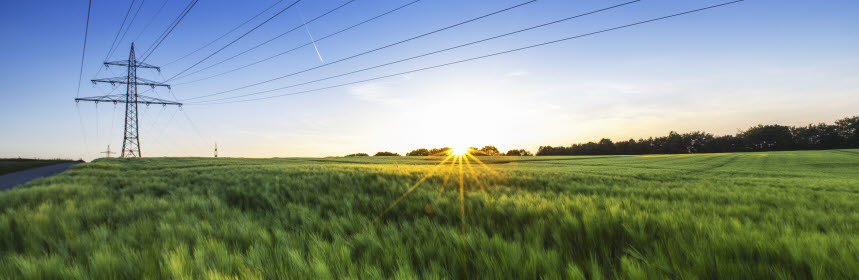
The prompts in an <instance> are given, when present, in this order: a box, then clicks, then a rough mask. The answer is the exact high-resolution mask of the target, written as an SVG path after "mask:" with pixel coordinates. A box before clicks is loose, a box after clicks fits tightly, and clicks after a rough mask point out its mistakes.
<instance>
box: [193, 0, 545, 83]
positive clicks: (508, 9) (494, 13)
mask: <svg viewBox="0 0 859 280" xmlns="http://www.w3.org/2000/svg"><path fill="white" fill-rule="evenodd" d="M536 1H537V0H531V1H528V2H524V3H521V4H518V5H514V6H511V7H507V8H504V9H501V10H498V11H495V12H491V13H488V14H485V15H482V16H479V17H475V18H472V19H469V20H466V21H462V22H459V23H456V24H453V25H448V26H446V27H443V28H440V29H436V30H433V31H430V32H427V33H424V34H421V35H418V36H414V37H411V38H408V39H405V40H401V41H398V42H395V43H391V44H388V45H385V46H382V47H378V48H375V49H372V50H369V51H365V52H362V53H359V54H355V55H352V56H349V57H346V58H341V59H338V60H335V61H332V62H329V63H325V64H322V65H319V66H314V67H310V68H307V69H304V70H301V71H298V72H293V73H290V74H286V75H283V76H280V77H276V78H273V79H269V80H265V81H262V82H257V83H254V84H250V85H247V86H242V87H238V88H234V89H230V90H226V91H222V92H217V93H214V94H210V95H204V96H198V97H194V99H197V98H203V97H207V96H214V95H220V94H224V93H228V92H233V91H237V90H241V89H246V88H249V87H254V86H258V85H261V84H265V83H270V82H274V81H277V80H280V79H283V78H286V77H290V76H295V75H298V74H301V73H304V72H309V71H312V70H316V69H319V68H322V67H326V66H330V65H333V64H337V63H340V62H343V61H346V60H350V59H353V58H356V57H360V56H363V55H367V54H370V53H373V52H377V51H380V50H383V49H387V48H390V47H393V46H396V45H399V44H403V43H406V42H409V41H412V40H416V39H418V38H422V37H426V36H429V35H431V34H435V33H438V32H441V31H444V30H448V29H451V28H454V27H457V26H460V25H464V24H467V23H470V22H474V21H477V20H481V19H484V18H487V17H490V16H493V15H497V14H500V13H503V12H506V11H510V10H512V9H515V8H519V7H522V6H524V5H527V4H531V3H534V2H536Z"/></svg>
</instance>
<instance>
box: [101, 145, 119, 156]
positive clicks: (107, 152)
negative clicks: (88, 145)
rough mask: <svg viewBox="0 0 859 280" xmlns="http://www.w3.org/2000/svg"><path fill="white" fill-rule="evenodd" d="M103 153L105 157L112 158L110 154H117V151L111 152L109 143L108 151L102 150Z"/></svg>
mask: <svg viewBox="0 0 859 280" xmlns="http://www.w3.org/2000/svg"><path fill="white" fill-rule="evenodd" d="M101 153H102V154H105V157H107V158H110V154H115V153H116V152H111V151H110V145H107V151H104V152H101Z"/></svg>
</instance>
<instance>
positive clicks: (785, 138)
mask: <svg viewBox="0 0 859 280" xmlns="http://www.w3.org/2000/svg"><path fill="white" fill-rule="evenodd" d="M824 126H825V125H824ZM824 129H826V128H825V127H824ZM740 137H743V138H744V139H745V140H746V143H747V144H748V145H749V149H750V150H752V151H784V150H788V149H789V148H790V147H791V146H793V134H791V132H790V128H789V127H787V126H783V125H777V124H776V125H758V126H755V127H751V128H749V129H747V130H746V131H745V132H743V133H741V135H740Z"/></svg>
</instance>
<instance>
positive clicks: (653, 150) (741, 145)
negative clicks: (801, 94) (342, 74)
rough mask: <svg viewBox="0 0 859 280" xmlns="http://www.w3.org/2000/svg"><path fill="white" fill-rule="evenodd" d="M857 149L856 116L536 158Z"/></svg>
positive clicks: (602, 145)
mask: <svg viewBox="0 0 859 280" xmlns="http://www.w3.org/2000/svg"><path fill="white" fill-rule="evenodd" d="M844 148H859V116H854V117H849V118H844V119H840V120H838V121H836V122H835V124H832V125H828V124H825V123H819V124H809V125H808V126H784V125H777V124H774V125H758V126H754V127H751V128H749V129H746V130H745V131H742V132H739V133H737V134H736V135H724V136H713V135H712V134H709V133H706V132H700V131H696V132H690V133H683V134H680V133H677V132H674V131H672V132H670V133H668V136H662V137H656V138H653V137H650V138H648V139H639V140H637V141H636V140H634V139H629V140H627V141H620V142H612V141H611V140H610V139H607V138H603V139H602V140H600V141H599V142H597V143H594V142H588V143H584V144H573V145H572V146H569V147H552V146H541V147H540V149H539V150H538V151H537V155H538V156H554V155H640V154H691V153H725V152H762V151H790V150H823V149H844Z"/></svg>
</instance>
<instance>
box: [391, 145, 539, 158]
mask: <svg viewBox="0 0 859 280" xmlns="http://www.w3.org/2000/svg"><path fill="white" fill-rule="evenodd" d="M452 152H453V148H450V147H444V148H433V149H426V148H420V149H415V150H413V151H411V152H408V153H406V156H447V155H450V154H451V153H452ZM468 153H469V154H471V155H475V156H533V155H534V154H532V153H531V152H529V151H526V150H522V149H519V150H509V151H507V153H506V154H502V153H501V151H499V150H498V148H496V147H495V146H483V148H480V149H478V148H477V147H468Z"/></svg>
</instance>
